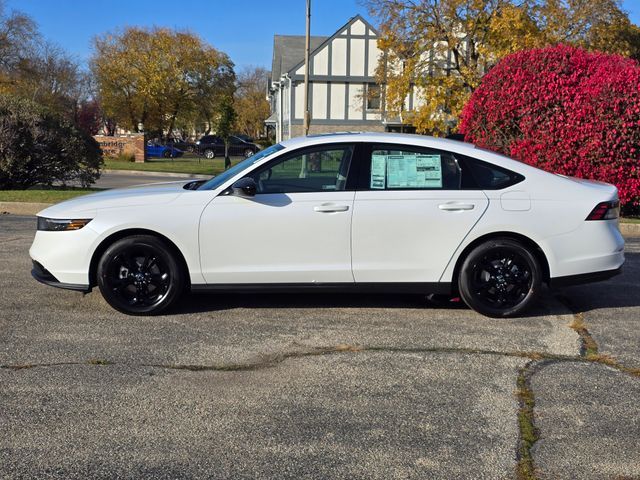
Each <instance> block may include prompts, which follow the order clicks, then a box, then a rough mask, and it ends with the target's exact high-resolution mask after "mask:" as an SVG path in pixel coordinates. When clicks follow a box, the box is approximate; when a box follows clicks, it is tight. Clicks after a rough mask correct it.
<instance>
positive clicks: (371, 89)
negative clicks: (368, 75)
mask: <svg viewBox="0 0 640 480" xmlns="http://www.w3.org/2000/svg"><path fill="white" fill-rule="evenodd" d="M367 110H380V85H376V84H375V83H368V84H367Z"/></svg>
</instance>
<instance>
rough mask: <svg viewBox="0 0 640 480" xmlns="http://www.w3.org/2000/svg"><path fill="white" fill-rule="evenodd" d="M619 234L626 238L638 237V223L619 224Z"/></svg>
mask: <svg viewBox="0 0 640 480" xmlns="http://www.w3.org/2000/svg"><path fill="white" fill-rule="evenodd" d="M620 233H622V235H624V236H627V237H640V223H621V224H620Z"/></svg>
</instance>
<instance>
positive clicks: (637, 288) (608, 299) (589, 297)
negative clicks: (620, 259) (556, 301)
mask: <svg viewBox="0 0 640 480" xmlns="http://www.w3.org/2000/svg"><path fill="white" fill-rule="evenodd" d="M625 259H626V261H625V264H624V266H623V267H622V274H620V275H618V276H615V277H613V278H611V279H609V280H607V281H604V282H597V283H589V284H585V285H576V286H574V287H566V288H562V289H558V290H555V291H554V293H555V294H556V295H558V296H560V297H562V298H564V299H566V300H567V301H568V302H569V304H570V305H571V308H572V309H574V310H575V311H579V312H588V311H591V310H596V309H601V308H625V307H640V253H635V252H625Z"/></svg>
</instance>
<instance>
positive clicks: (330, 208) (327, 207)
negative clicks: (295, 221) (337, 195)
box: [313, 203, 349, 213]
mask: <svg viewBox="0 0 640 480" xmlns="http://www.w3.org/2000/svg"><path fill="white" fill-rule="evenodd" d="M347 210H349V205H334V204H332V203H325V204H322V205H316V206H315V207H313V211H314V212H320V213H333V212H346V211H347Z"/></svg>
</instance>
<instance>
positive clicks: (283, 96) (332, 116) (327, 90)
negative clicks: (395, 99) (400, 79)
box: [267, 15, 413, 141]
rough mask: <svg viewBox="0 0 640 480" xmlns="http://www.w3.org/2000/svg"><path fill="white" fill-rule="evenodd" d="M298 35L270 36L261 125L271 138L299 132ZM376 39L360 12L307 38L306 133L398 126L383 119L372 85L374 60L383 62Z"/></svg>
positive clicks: (301, 98) (300, 57)
mask: <svg viewBox="0 0 640 480" xmlns="http://www.w3.org/2000/svg"><path fill="white" fill-rule="evenodd" d="M304 40H305V39H304V36H285V35H276V36H275V37H274V50H273V61H272V70H271V82H270V87H269V94H268V97H269V101H270V104H271V112H272V113H271V116H270V117H269V119H268V120H267V125H268V126H270V127H271V128H274V129H275V136H276V140H277V141H280V140H284V139H288V138H291V137H296V136H300V135H303V119H304V111H305V106H304ZM377 41H378V32H377V31H376V29H375V28H373V27H372V26H371V25H370V24H369V23H368V22H367V21H366V20H365V19H364V18H363V17H361V16H360V15H356V16H355V17H353V18H351V19H350V20H349V21H348V22H347V23H346V25H344V26H343V27H341V28H340V29H338V31H337V32H336V33H334V34H333V35H332V36H330V37H311V53H310V56H309V63H310V72H309V73H310V76H309V111H310V118H311V122H310V129H309V133H311V134H313V133H326V132H335V131H378V132H381V131H385V130H386V131H398V129H397V128H396V126H397V125H395V126H394V125H392V124H390V123H388V122H387V121H386V119H385V115H384V105H383V103H382V102H381V98H380V97H381V96H380V90H379V86H378V85H377V84H376V69H377V67H378V63H379V62H381V61H384V53H383V52H382V51H381V50H380V49H379V48H378V45H377ZM412 97H413V95H410V96H409V98H408V99H407V106H408V107H409V110H411V109H412V108H413V105H412V103H413V98H412ZM405 131H406V130H405Z"/></svg>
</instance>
